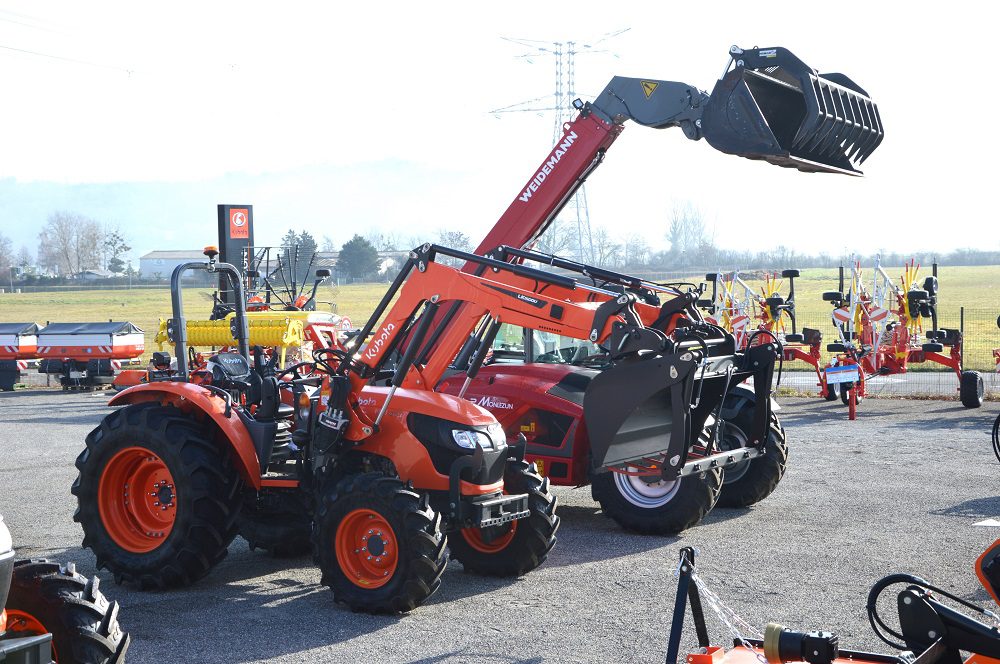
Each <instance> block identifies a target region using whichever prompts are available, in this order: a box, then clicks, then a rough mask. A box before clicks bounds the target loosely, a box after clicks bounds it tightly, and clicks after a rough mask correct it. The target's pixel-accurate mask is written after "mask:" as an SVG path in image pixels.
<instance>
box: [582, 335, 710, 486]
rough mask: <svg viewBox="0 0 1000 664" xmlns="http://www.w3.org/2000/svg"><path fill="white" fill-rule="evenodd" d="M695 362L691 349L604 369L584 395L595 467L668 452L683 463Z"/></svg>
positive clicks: (636, 359) (637, 459)
mask: <svg viewBox="0 0 1000 664" xmlns="http://www.w3.org/2000/svg"><path fill="white" fill-rule="evenodd" d="M695 366H696V363H695V361H694V358H693V357H692V355H691V353H683V354H681V355H679V356H678V355H674V354H662V355H653V356H647V357H643V358H635V359H632V360H628V361H625V362H622V363H619V364H617V365H615V366H613V367H610V368H608V369H605V370H603V371H601V373H600V374H598V375H597V376H596V377H594V379H593V380H592V381H591V382H590V384H589V385H588V387H587V391H586V393H585V394H584V396H583V413H584V419H585V421H586V423H587V435H588V437H589V439H590V452H591V458H592V462H593V465H594V467H595V468H616V467H619V468H620V467H623V466H628V465H630V462H639V461H641V460H642V459H649V458H657V457H662V456H666V457H667V459H670V458H672V457H677V458H676V459H674V463H675V464H677V463H678V462H680V461H683V457H684V453H683V450H685V449H687V446H688V438H689V437H690V432H691V424H690V410H691V409H690V402H691V392H692V388H693V384H694V373H695Z"/></svg>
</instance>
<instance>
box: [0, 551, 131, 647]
mask: <svg viewBox="0 0 1000 664" xmlns="http://www.w3.org/2000/svg"><path fill="white" fill-rule="evenodd" d="M6 609H7V630H8V631H7V636H8V637H20V636H34V635H38V634H47V633H51V634H52V657H53V659H54V660H55V661H56V662H58V663H59V664H74V663H76V662H79V663H80V664H103V663H104V662H121V661H122V659H124V657H125V651H126V650H127V649H128V646H129V640H130V639H129V635H128V633H127V632H123V631H122V629H121V627H120V626H119V625H118V603H117V602H109V601H108V599H107V598H106V597H105V596H104V594H103V593H101V591H100V589H99V580H98V579H97V577H94V578H91V579H87V578H86V577H85V576H83V575H81V574H78V573H77V572H76V567H75V566H74V565H73V563H69V564H67V565H60V564H59V563H56V562H51V561H48V560H19V561H17V562H16V563H14V574H13V577H12V578H11V583H10V595H9V597H8V598H7V606H6Z"/></svg>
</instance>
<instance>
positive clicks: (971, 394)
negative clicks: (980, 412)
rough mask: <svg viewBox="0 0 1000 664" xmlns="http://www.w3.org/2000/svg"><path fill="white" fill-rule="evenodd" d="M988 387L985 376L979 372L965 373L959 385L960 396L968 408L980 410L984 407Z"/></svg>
mask: <svg viewBox="0 0 1000 664" xmlns="http://www.w3.org/2000/svg"><path fill="white" fill-rule="evenodd" d="M985 395H986V386H985V385H984V384H983V376H982V374H980V373H979V372H978V371H963V372H962V378H961V380H960V381H959V384H958V396H959V398H960V399H961V400H962V405H963V406H965V407H966V408H979V407H980V406H982V405H983V397H984V396H985Z"/></svg>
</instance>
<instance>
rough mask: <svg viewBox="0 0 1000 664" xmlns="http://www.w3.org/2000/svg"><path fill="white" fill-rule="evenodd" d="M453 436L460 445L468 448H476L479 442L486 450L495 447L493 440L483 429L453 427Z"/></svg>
mask: <svg viewBox="0 0 1000 664" xmlns="http://www.w3.org/2000/svg"><path fill="white" fill-rule="evenodd" d="M451 438H452V440H454V441H455V444H456V445H458V446H459V447H464V448H465V449H467V450H474V449H476V445H477V444H478V445H479V446H480V447H482V448H483V449H484V450H492V449H493V441H491V440H490V437H489V436H487V435H486V434H485V433H484V432H482V431H471V430H469V429H452V431H451Z"/></svg>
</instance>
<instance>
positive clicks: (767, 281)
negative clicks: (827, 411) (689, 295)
mask: <svg viewBox="0 0 1000 664" xmlns="http://www.w3.org/2000/svg"><path fill="white" fill-rule="evenodd" d="M799 275H800V273H799V271H798V270H791V269H789V270H782V271H781V272H780V276H779V273H766V274H765V275H764V284H763V286H761V288H760V292H759V293H758V292H757V291H756V290H755V289H754V288H753V286H751V285H750V284H748V283H747V282H746V281H745V280H744V278H743V277H742V276H741V275H740V273H739V271H733V272H729V273H722V272H716V273H709V274H706V275H705V279H706V281H708V283H710V284H712V299H711V301H710V302H711V304H708V302H707V301H705V302H703V305H706V306H705V309H706V310H707V312H708V314H709V320H710V321H713V322H715V323H717V324H718V325H720V326H722V327H723V328H725V329H726V330H728V331H729V332H731V333H732V334H733V336H734V337H736V339H737V342H738V345H739V347H741V348H746V347H747V346H748V345H749V344H751V343H759V342H761V341H765V340H767V339H773V340H776V341H778V342H779V343H780V344H781V349H782V350H781V353H782V357H781V360H782V362H792V361H795V360H799V361H802V362H805V363H806V364H808V365H809V366H811V367H812V368H813V370H814V371H815V372H816V380H817V385H818V386H819V388H820V396H822V397H824V398H826V399H827V400H828V401H833V400H836V399H837V396H838V394H839V389H838V388H837V385H836V384H831V385H828V384H827V382H826V373H825V372H824V371H823V370H822V368H821V366H822V354H821V351H820V347H821V345H822V342H823V333H822V332H820V331H819V330H817V329H813V328H809V327H803V328H802V331H801V332H799V331H798V324H797V319H796V316H795V279H797V278H798V277H799ZM784 279H787V280H788V296H787V297H786V296H784V295H782V287H783V285H784V281H783V280H784ZM789 328H790V331H789Z"/></svg>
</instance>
